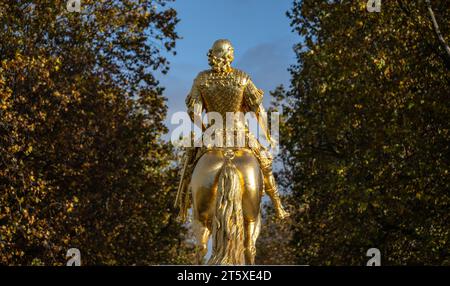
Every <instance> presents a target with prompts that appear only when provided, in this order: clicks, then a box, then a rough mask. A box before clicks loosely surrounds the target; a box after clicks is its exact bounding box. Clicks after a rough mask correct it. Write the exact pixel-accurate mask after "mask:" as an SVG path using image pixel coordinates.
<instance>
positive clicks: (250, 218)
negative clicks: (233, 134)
mask: <svg viewBox="0 0 450 286" xmlns="http://www.w3.org/2000/svg"><path fill="white" fill-rule="evenodd" d="M235 163H236V166H237V168H238V169H239V171H240V173H241V175H242V178H243V181H244V194H243V198H242V207H243V213H244V226H245V241H244V244H245V261H246V264H255V256H256V247H255V245H256V239H257V238H258V235H259V231H260V227H261V209H260V204H261V196H262V189H263V177H262V174H261V170H260V167H259V163H258V161H257V159H256V158H255V157H254V156H253V154H252V153H251V152H248V151H240V152H239V153H238V154H237V156H236V159H235Z"/></svg>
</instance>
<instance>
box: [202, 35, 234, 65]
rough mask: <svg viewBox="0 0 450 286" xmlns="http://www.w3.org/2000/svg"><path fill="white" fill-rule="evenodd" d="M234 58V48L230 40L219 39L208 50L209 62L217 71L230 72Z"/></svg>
mask: <svg viewBox="0 0 450 286" xmlns="http://www.w3.org/2000/svg"><path fill="white" fill-rule="evenodd" d="M233 60H234V49H233V46H232V45H231V42H230V41H229V40H224V39H221V40H217V41H215V42H214V44H213V46H212V48H211V49H210V50H209V51H208V62H209V65H210V66H211V68H212V70H213V71H215V72H228V71H230V70H231V62H232V61H233Z"/></svg>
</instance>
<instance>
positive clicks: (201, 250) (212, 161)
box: [190, 151, 223, 264]
mask: <svg viewBox="0 0 450 286" xmlns="http://www.w3.org/2000/svg"><path fill="white" fill-rule="evenodd" d="M222 165H223V157H222V155H221V153H219V152H215V151H210V152H208V153H205V154H204V155H203V156H202V157H201V158H200V159H199V160H198V162H197V165H196V166H195V168H194V171H193V173H192V180H191V184H190V188H191V190H192V202H193V216H194V222H193V232H194V235H195V240H196V247H197V257H196V260H197V261H196V263H197V264H203V262H204V261H203V259H204V257H205V255H206V253H207V252H208V240H209V236H210V234H211V220H212V217H213V214H214V207H215V201H216V193H217V176H218V173H219V172H220V169H221V168H222Z"/></svg>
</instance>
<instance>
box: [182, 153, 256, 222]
mask: <svg viewBox="0 0 450 286" xmlns="http://www.w3.org/2000/svg"><path fill="white" fill-rule="evenodd" d="M233 163H234V164H235V166H236V168H237V169H238V170H239V175H240V178H241V184H242V189H243V192H244V193H243V197H242V205H243V206H242V207H243V214H244V218H245V220H246V221H254V220H256V218H257V217H258V215H259V212H260V202H261V196H262V190H263V177H262V173H261V169H260V167H259V163H258V160H257V159H256V157H255V156H254V155H253V152H252V151H251V150H249V149H240V150H236V151H235V157H234V159H233ZM223 164H224V156H223V154H222V151H220V150H211V151H208V152H206V153H205V154H203V156H202V157H201V158H200V159H199V160H198V162H197V164H196V166H195V168H194V171H193V173H192V179H191V184H190V189H191V191H192V197H193V207H194V208H193V213H194V219H197V220H199V221H201V222H202V223H204V224H210V220H211V219H212V217H213V215H214V207H215V200H216V196H217V183H218V179H219V175H220V171H221V169H222V166H223Z"/></svg>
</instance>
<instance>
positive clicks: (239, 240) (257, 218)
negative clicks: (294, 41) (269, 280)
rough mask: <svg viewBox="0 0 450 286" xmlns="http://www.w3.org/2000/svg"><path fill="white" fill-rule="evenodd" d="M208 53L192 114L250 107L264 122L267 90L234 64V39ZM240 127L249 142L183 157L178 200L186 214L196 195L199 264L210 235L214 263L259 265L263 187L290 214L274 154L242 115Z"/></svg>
mask: <svg viewBox="0 0 450 286" xmlns="http://www.w3.org/2000/svg"><path fill="white" fill-rule="evenodd" d="M208 58H209V63H210V65H211V69H210V70H207V71H203V72H200V73H199V75H198V76H197V78H196V79H195V80H194V84H193V87H192V89H191V92H190V93H189V95H188V97H187V99H186V104H187V108H188V112H189V113H190V116H191V118H192V119H195V118H196V117H198V116H200V114H199V113H201V111H202V109H203V110H204V111H206V112H218V113H219V114H221V115H222V116H223V117H224V118H225V114H226V112H249V111H250V112H254V113H255V114H256V116H257V117H258V121H259V122H261V121H260V118H259V116H260V114H261V112H262V111H264V108H263V107H262V97H263V92H262V91H261V90H260V89H258V88H257V87H256V86H255V85H254V84H253V82H252V81H251V79H250V77H249V76H248V75H247V74H245V73H244V72H242V71H239V70H236V69H233V68H231V62H232V60H233V58H234V50H233V47H232V46H231V43H230V42H229V41H227V40H218V41H216V42H215V43H214V45H213V47H212V48H211V50H210V51H209V53H208ZM198 106H200V108H199V107H198ZM262 127H263V128H266V126H262ZM235 129H237V130H244V131H245V132H246V134H245V138H246V142H245V145H244V146H240V147H239V148H236V147H234V148H227V147H222V148H217V147H213V148H210V147H198V148H190V149H188V150H187V152H186V155H185V157H184V162H183V170H182V178H181V183H180V187H179V190H178V195H177V202H176V203H177V205H178V206H179V207H180V210H181V211H180V214H181V217H182V218H183V219H185V218H186V214H187V208H188V207H189V205H190V200H191V199H192V205H193V217H194V221H193V230H194V233H195V236H196V240H197V250H198V252H197V263H198V264H201V263H203V258H204V256H205V254H206V253H207V242H208V239H209V237H210V235H212V239H213V250H212V257H211V258H210V260H209V264H254V259H255V254H256V248H255V243H256V239H257V238H258V235H259V231H260V223H261V210H260V204H261V197H262V195H263V193H264V192H265V193H267V194H268V195H269V197H270V198H271V200H272V202H273V203H274V207H275V210H276V213H277V215H278V217H280V218H284V217H286V216H287V215H288V214H287V212H286V211H285V210H284V209H283V207H282V205H281V201H280V198H279V195H278V191H277V187H276V184H275V180H274V177H273V174H272V158H271V157H270V156H269V155H268V152H266V150H265V149H264V148H263V147H262V146H261V144H259V142H257V141H256V139H254V137H253V136H252V135H251V134H250V133H248V128H247V126H246V123H245V120H243V118H236V119H235ZM264 131H265V133H266V134H267V135H268V134H269V133H268V131H267V130H264ZM269 140H270V138H269ZM190 194H192V197H190Z"/></svg>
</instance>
